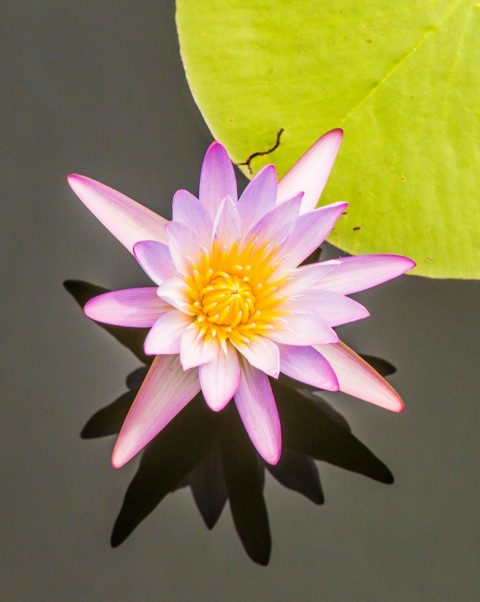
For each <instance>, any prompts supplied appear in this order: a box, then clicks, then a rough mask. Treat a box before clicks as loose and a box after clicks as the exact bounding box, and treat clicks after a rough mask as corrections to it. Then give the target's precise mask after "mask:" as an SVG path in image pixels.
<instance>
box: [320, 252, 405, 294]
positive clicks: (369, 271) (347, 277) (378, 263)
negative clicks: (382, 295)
mask: <svg viewBox="0 0 480 602" xmlns="http://www.w3.org/2000/svg"><path fill="white" fill-rule="evenodd" d="M339 261H340V262H341V263H340V265H339V266H337V267H336V268H334V269H333V270H332V271H331V272H330V273H329V274H327V275H326V276H325V277H324V278H323V279H322V281H321V282H319V283H318V286H316V288H321V289H322V290H330V291H334V292H336V293H342V294H343V295H350V294H351V293H356V292H358V291H363V290H365V289H367V288H371V287H372V286H377V284H382V282H386V281H387V280H391V279H392V278H396V277H397V276H400V275H401V274H403V273H405V272H408V270H411V269H412V268H414V267H415V262H414V261H412V260H411V259H409V258H408V257H403V256H402V255H358V256H357V257H341V258H339Z"/></svg>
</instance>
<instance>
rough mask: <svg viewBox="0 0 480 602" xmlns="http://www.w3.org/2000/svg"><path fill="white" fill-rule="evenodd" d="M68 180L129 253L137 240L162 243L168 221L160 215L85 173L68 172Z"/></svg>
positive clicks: (79, 196)
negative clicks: (81, 174) (84, 174)
mask: <svg viewBox="0 0 480 602" xmlns="http://www.w3.org/2000/svg"><path fill="white" fill-rule="evenodd" d="M67 180H68V183H69V184H70V186H71V188H72V190H73V192H74V193H75V194H76V195H77V196H78V198H79V199H80V200H81V201H82V202H83V203H84V205H86V207H87V208H88V209H90V211H91V212H92V213H93V215H95V217H96V218H97V219H98V220H99V221H100V222H101V223H102V224H103V225H104V226H105V227H106V228H107V229H108V230H110V232H111V233H112V234H113V235H114V236H115V237H116V238H118V240H119V241H120V242H121V243H122V244H123V245H125V246H126V247H127V249H128V250H129V251H130V252H131V253H133V245H134V244H135V243H136V242H138V241H139V240H158V241H160V242H165V232H164V226H165V224H166V223H167V220H165V219H164V218H163V217H161V216H160V215H157V214H156V213H154V212H153V211H151V210H150V209H147V208H146V207H144V206H143V205H140V203H137V202H136V201H134V200H132V199H130V198H128V197H127V196H125V195H124V194H122V193H121V192H117V191H116V190H114V189H113V188H110V187H109V186H105V184H101V183H100V182H97V181H96V180H92V179H91V178H87V177H86V176H80V175H78V174H71V175H69V176H68V178H67Z"/></svg>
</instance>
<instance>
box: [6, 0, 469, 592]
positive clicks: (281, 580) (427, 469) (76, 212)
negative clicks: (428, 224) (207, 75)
mask: <svg viewBox="0 0 480 602" xmlns="http://www.w3.org/2000/svg"><path fill="white" fill-rule="evenodd" d="M0 33H1V35H0V44H1V46H0V50H1V54H0V56H1V57H2V59H3V60H2V64H3V68H2V75H3V77H2V87H1V89H0V98H1V103H0V111H1V121H0V124H1V127H0V147H1V161H2V163H1V172H0V173H1V190H2V200H1V202H0V212H1V217H0V224H1V226H2V235H1V238H0V244H1V247H2V250H1V254H0V261H1V268H2V278H1V282H2V285H1V289H0V295H1V308H2V311H1V316H2V336H3V341H4V344H3V353H2V361H1V363H0V370H1V386H2V395H1V400H0V412H1V420H0V446H1V458H2V469H1V477H0V479H1V486H0V503H1V527H0V528H1V531H0V533H1V541H2V548H1V549H2V551H1V556H2V559H1V567H2V578H1V580H0V597H1V598H2V600H8V601H16V600H21V601H24V600H25V601H43V600H45V601H51V600H69V601H70V600H72V601H73V600H74V601H76V600H78V601H87V600H88V601H90V600H92V601H97V600H98V601H104V600H105V601H122V602H123V601H130V600H132V601H133V600H135V601H140V600H141V601H142V602H143V601H150V600H152V601H153V600H168V601H169V600H182V601H184V600H185V601H187V600H192V601H193V600H208V601H210V600H212V601H217V600H218V601H223V600H229V601H244V600H272V601H290V600H308V601H310V600H312V601H313V600H326V601H352V602H357V601H359V600H362V601H363V600H368V601H379V602H381V601H389V602H390V601H395V602H396V601H407V600H408V601H417V600H418V601H423V600H429V601H430V600H442V601H443V600H445V601H450V600H462V601H466V600H472V601H474V600H478V599H480V577H479V572H478V562H479V552H480V542H479V536H480V527H479V511H478V508H479V506H480V486H479V484H478V478H477V469H478V461H479V456H480V454H479V452H480V439H479V433H478V431H479V422H480V420H479V419H480V409H479V407H480V405H479V399H478V371H479V370H478V369H479V361H478V338H479V336H478V335H479V325H480V324H479V318H478V315H479V292H480V287H479V285H478V283H472V282H455V281H446V282H437V281H428V280H425V279H420V278H407V277H404V278H402V279H399V280H397V281H395V282H392V283H390V284H387V285H384V286H382V287H380V288H378V289H376V290H373V291H368V292H366V293H364V294H362V295H358V296H357V297H358V298H359V299H360V300H361V301H363V302H364V303H365V304H366V305H367V307H368V308H369V310H370V311H371V314H372V317H371V318H370V319H369V320H368V321H363V322H361V323H359V324H356V325H354V326H350V327H348V328H344V329H343V330H342V334H343V336H344V337H346V338H347V339H348V340H349V342H350V343H351V344H352V345H354V347H355V348H356V349H357V350H358V351H361V352H363V353H369V354H372V355H377V356H381V357H384V358H386V359H388V360H389V361H390V362H392V363H393V364H394V365H395V366H396V367H397V370H398V372H397V373H396V374H395V375H394V376H393V377H392V379H391V382H392V383H393V385H394V386H395V387H397V388H398V389H399V390H400V391H401V393H402V394H403V396H404V399H405V401H406V406H407V409H406V412H405V413H404V414H403V415H395V414H390V413H388V412H386V411H382V410H381V409H378V408H375V407H373V406H369V405H367V404H364V403H362V402H360V401H358V400H353V399H350V398H346V397H342V396H340V395H330V396H329V397H328V399H329V401H330V402H331V403H332V404H333V405H334V407H336V408H337V409H338V410H340V411H341V412H342V414H343V415H344V416H345V417H346V418H347V419H348V420H349V422H350V424H351V425H352V427H353V429H354V432H355V434H356V435H357V436H358V437H359V438H360V439H361V440H362V441H363V442H364V443H366V444H367V445H368V446H369V447H370V449H371V450H372V451H373V452H374V453H375V454H377V455H378V456H379V457H380V458H381V459H382V460H383V461H384V462H385V463H386V464H387V465H388V466H389V468H390V469H391V470H392V472H393V474H394V475H395V478H396V482H395V484H394V485H391V486H389V485H385V484H381V483H377V482H375V481H372V480H369V479H366V478H364V477H361V476H358V475H355V474H353V473H351V472H347V471H344V470H342V469H339V468H335V467H333V466H331V465H327V464H324V463H320V464H319V468H320V474H321V479H322V484H323V488H324V492H325V498H326V501H325V505H324V506H316V505H313V504H311V503H310V502H309V501H308V500H306V499H305V498H303V497H300V496H299V495H297V494H295V493H293V492H291V491H288V490H287V489H284V488H282V487H281V486H279V485H278V483H276V482H275V481H274V480H273V479H272V478H271V477H267V483H266V500H267V505H268V509H269V515H270V526H271V530H272V535H273V551H272V557H271V562H270V565H269V566H268V567H267V568H264V567H259V566H257V565H255V564H253V563H252V562H251V561H250V560H249V559H248V557H247V556H246V555H245V553H244V551H243V549H242V547H241V544H240V542H239V540H238V538H237V536H236V534H235V530H234V527H233V524H232V519H231V516H230V512H229V510H228V508H226V509H225V511H224V512H223V514H222V517H221V519H220V521H219V524H218V525H217V526H216V527H215V529H214V530H213V531H212V532H208V531H207V529H206V528H205V526H204V524H203V522H202V520H201V518H200V516H199V514H198V512H197V510H196V508H195V506H194V503H193V501H192V498H191V495H190V493H189V492H188V491H187V490H182V491H180V492H177V493H175V495H170V496H168V497H167V498H166V500H165V501H164V502H163V504H162V505H161V507H159V508H158V509H157V510H156V511H155V512H154V513H153V514H152V515H150V516H149V517H148V518H147V519H146V520H145V521H144V522H143V523H142V524H141V525H140V526H139V527H138V529H137V530H136V531H135V532H134V533H133V534H132V536H131V537H130V538H129V539H128V540H127V541H126V542H125V543H124V544H123V545H122V546H120V547H119V548H117V549H115V550H112V549H111V548H110V545H109V538H110V532H111V529H112V525H113V523H114V520H115V518H116V516H117V514H118V512H119V509H120V506H121V503H122V499H123V495H124V492H125V489H126V487H127V485H128V483H129V482H130V480H131V478H132V476H133V475H134V473H135V470H136V465H137V463H138V461H133V462H132V463H131V464H130V465H128V466H127V467H125V468H124V469H122V470H121V471H114V470H113V469H112V468H111V467H110V453H111V449H112V446H113V440H112V439H111V438H106V439H99V440H95V441H82V440H81V439H80V437H79V432H80V430H81V429H82V427H83V426H84V424H85V422H86V421H87V420H88V418H89V417H90V416H91V415H92V414H93V413H94V412H95V411H96V410H98V409H99V408H101V407H103V406H105V405H107V404H108V403H109V402H111V401H113V400H114V399H115V398H116V397H118V396H119V395H121V394H122V393H123V392H124V390H125V385H124V377H125V375H126V374H127V373H128V372H130V371H132V370H134V369H135V368H136V367H137V366H138V365H139V363H138V361H137V360H136V359H135V358H134V357H133V356H132V355H131V354H130V353H129V352H127V351H126V350H124V349H122V348H121V347H120V346H119V345H118V344H117V343H115V341H114V340H113V339H111V338H109V337H108V336H107V335H106V334H105V333H103V332H102V331H101V330H100V329H99V328H98V327H96V326H95V325H93V324H90V323H89V322H88V321H87V320H86V319H85V318H84V317H83V316H82V314H81V312H80V310H79V308H78V307H77V306H76V304H75V302H74V301H73V300H72V298H71V297H70V296H69V295H68V294H67V293H66V292H65V290H64V289H63V288H62V281H64V280H66V279H71V278H76V279H83V280H88V281H91V282H94V283H96V284H99V285H102V286H105V287H110V288H122V287H128V286H135V285H142V284H144V283H146V282H147V281H146V279H145V277H144V276H143V275H142V272H141V270H140V269H139V268H138V266H137V264H136V262H135V261H134V259H133V258H132V257H130V256H129V254H128V253H127V252H126V251H125V250H124V248H123V247H122V246H121V245H120V244H119V243H118V242H117V241H116V240H115V239H114V238H113V237H111V236H110V235H109V234H108V232H106V231H105V230H104V229H103V227H102V226H100V225H99V224H98V223H97V222H96V221H95V220H94V219H93V218H92V217H91V216H90V215H89V214H88V211H87V210H86V209H84V207H83V206H82V205H81V203H80V202H79V201H77V200H76V198H75V197H74V196H73V194H72V193H71V192H70V190H69V189H68V187H67V185H66V182H65V175H66V174H68V173H70V172H72V171H75V172H80V173H84V174H86V175H89V176H91V177H94V178H97V179H99V180H101V181H103V182H105V183H107V184H110V185H112V186H114V187H115V188H117V189H118V190H121V191H123V192H125V193H127V194H129V195H131V196H132V197H134V198H135V199H137V200H139V201H140V202H142V203H144V204H146V205H148V206H150V207H152V208H153V209H156V210H159V211H160V212H161V213H163V214H164V215H166V216H167V217H168V215H169V211H170V209H169V204H170V202H171V197H172V194H173V192H174V191H175V190H176V189H178V188H187V189H190V190H192V191H196V188H197V182H198V174H199V169H200V165H201V160H202V157H203V153H204V151H205V149H206V147H207V145H208V143H209V142H210V135H209V132H208V130H207V129H206V127H205V126H204V124H203V122H202V120H201V117H200V116H199V113H198V110H197V108H196V107H195V105H194V103H193V101H192V99H191V96H190V93H189V90H188V87H187V85H186V82H185V79H184V75H183V71H182V66H181V63H180V59H179V54H178V48H177V41H176V34H175V28H174V8H173V3H172V2H170V1H169V2H163V1H161V0H157V2H153V1H146V2H143V3H140V4H138V3H136V2H134V1H132V0H130V1H126V0H125V1H122V2H113V1H111V0H102V1H100V2H91V1H89V0H88V1H85V2H81V3H79V2H73V1H69V0H63V1H61V2H60V1H58V0H57V1H43V2H28V1H24V2H20V3H18V2H12V1H9V0H7V1H4V2H3V4H2V7H1V8H0ZM340 160H341V155H340ZM329 200H336V199H329ZM347 200H348V199H347ZM459 202H461V199H459ZM426 235H428V233H426ZM334 254H335V250H334V249H331V248H330V249H328V251H327V255H328V256H330V255H331V256H334Z"/></svg>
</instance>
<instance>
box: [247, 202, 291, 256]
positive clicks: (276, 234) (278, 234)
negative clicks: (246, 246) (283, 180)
mask: <svg viewBox="0 0 480 602" xmlns="http://www.w3.org/2000/svg"><path fill="white" fill-rule="evenodd" d="M301 202H302V193H299V194H298V195H296V196H294V197H292V198H291V199H288V200H287V201H285V203H282V205H280V206H278V207H275V209H273V210H272V211H269V212H268V213H267V214H265V215H264V216H263V217H262V218H261V219H260V220H259V221H258V222H257V223H256V224H255V225H254V226H253V227H252V228H251V229H250V230H249V231H248V233H247V235H246V236H245V238H244V240H247V241H248V240H249V239H250V238H252V237H255V239H256V242H257V244H258V245H260V244H262V243H264V242H269V243H270V244H272V245H273V246H277V247H279V246H280V245H281V244H282V243H283V241H284V240H285V238H286V236H287V235H288V234H289V233H290V230H291V229H292V227H293V224H294V223H295V221H296V219H297V218H298V210H299V207H300V203H301ZM282 251H283V249H282Z"/></svg>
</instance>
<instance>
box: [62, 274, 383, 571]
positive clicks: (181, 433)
mask: <svg viewBox="0 0 480 602" xmlns="http://www.w3.org/2000/svg"><path fill="white" fill-rule="evenodd" d="M65 286H66V288H67V290H68V291H69V292H70V293H71V294H72V295H73V297H74V298H75V299H76V301H77V302H78V303H79V305H80V306H83V305H84V304H85V303H86V301H87V300H88V299H90V298H91V297H93V296H95V295H98V294H100V293H102V292H106V290H105V289H103V288H100V287H97V286H95V285H92V284H88V283H86V282H80V281H68V282H66V283H65ZM98 326H99V327H101V328H104V329H105V330H107V331H108V332H110V333H111V334H112V335H113V336H114V337H115V338H116V339H117V340H118V341H119V342H120V343H122V344H123V345H125V346H126V347H128V348H129V349H130V350H131V351H132V352H133V353H134V354H135V355H136V356H137V357H138V358H139V359H140V360H141V361H142V362H143V363H144V366H143V367H141V368H138V369H137V370H135V371H134V372H132V373H131V374H129V375H128V376H127V379H126V384H127V389H128V390H127V391H126V392H125V393H124V394H123V395H121V396H120V397H119V398H118V399H117V400H115V401H114V402H113V403H111V404H110V405H108V406H106V407H104V408H102V409H101V410H99V411H98V412H96V413H95V414H94V415H93V416H92V417H91V418H90V420H89V421H88V422H87V424H86V425H85V427H84V428H83V430H82V433H81V435H82V437H83V438H86V439H89V438H95V437H104V436H108V435H115V434H117V433H118V432H119V431H120V428H121V426H122V423H123V421H124V419H125V416H126V414H127V412H128V410H129V408H130V406H131V404H132V402H133V400H134V398H135V395H136V392H137V391H138V389H139V388H140V385H141V383H142V381H143V378H144V376H145V374H146V372H147V369H148V366H147V364H148V363H149V361H150V360H151V358H149V357H147V356H145V355H144V354H143V348H142V345H143V339H144V337H145V330H143V329H132V328H128V329H127V328H118V327H112V326H108V325H104V324H98ZM364 358H365V359H366V360H367V361H369V362H370V363H371V364H372V365H374V367H375V369H376V370H378V371H379V372H380V373H382V374H383V375H388V374H391V373H392V372H393V371H394V368H393V366H391V364H389V363H388V362H386V361H385V360H381V359H379V358H374V357H370V356H364ZM272 387H273V389H274V393H275V397H276V400H277V405H278V410H279V414H280V418H281V423H282V432H283V453H282V458H281V460H280V462H279V463H278V464H277V465H276V466H271V465H269V464H267V463H265V462H264V461H263V460H262V459H261V458H260V456H259V455H258V453H257V452H256V450H255V449H254V447H253V446H252V444H251V442H250V440H249V438H248V436H247V434H246V431H245V429H244V428H243V425H242V423H241V420H240V417H239V416H238V413H237V410H236V407H235V405H234V404H233V403H231V404H229V406H227V408H225V410H223V411H222V412H219V413H215V412H212V411H211V410H210V409H209V408H208V407H207V405H206V403H205V401H204V399H203V397H202V395H201V394H199V395H197V397H196V398H195V399H194V400H193V401H192V402H190V403H189V404H188V405H187V407H186V408H185V409H184V410H183V411H182V412H180V414H179V415H178V416H177V417H176V418H175V419H174V420H172V421H171V422H170V423H169V424H168V425H167V426H166V427H165V428H164V429H163V431H161V432H160V433H159V434H158V435H157V436H156V437H155V439H153V441H151V443H150V444H149V445H148V446H147V447H146V448H145V450H144V451H143V453H142V456H141V460H140V464H139V467H138V471H137V473H136V475H135V477H134V478H133V480H132V482H131V483H130V485H129V487H128V489H127V492H126V495H125V499H124V502H123V505H122V508H121V510H120V513H119V515H118V517H117V519H116V522H115V525H114V528H113V532H112V538H111V542H112V546H114V547H116V546H118V545H120V544H121V543H122V542H124V541H125V540H126V539H127V537H128V536H129V535H130V534H131V533H132V532H133V531H134V529H135V528H136V527H137V525H139V524H140V523H141V521H142V520H143V519H144V518H145V517H147V516H148V515H149V514H150V513H151V512H152V511H153V510H154V509H155V508H156V506H158V504H160V502H161V501H162V500H163V499H164V498H165V496H166V495H167V494H169V493H171V492H173V491H175V490H177V489H180V488H182V487H190V489H191V491H192V495H193V498H194V500H195V503H196V505H197V507H198V509H199V511H200V514H201V515H202V517H203V520H204V522H205V524H206V526H207V527H208V528H209V529H211V528H213V527H214V526H215V524H216V522H217V521H218V519H219V517H220V515H221V513H222V511H223V509H224V507H225V505H226V503H227V501H228V502H229V505H230V510H231V513H232V517H233V521H234V524H235V527H236V530H237V533H238V535H239V537H240V539H241V541H242V543H243V546H244V548H245V550H246V552H247V554H248V555H249V556H250V558H251V559H252V560H254V561H255V562H257V563H259V564H264V565H266V564H267V563H268V561H269V558H270V551H271V543H272V542H271V534H270V527H269V522H268V513H267V507H266V504H265V499H264V495H263V489H264V483H265V469H267V470H268V471H269V472H270V473H271V475H272V476H273V477H274V478H275V479H276V480H277V481H278V482H279V483H281V484H282V485H284V486H285V487H288V488H289V489H292V490H294V491H297V492H298V493H300V494H302V495H304V496H305V497H307V498H308V499H310V500H311V501H312V502H314V503H316V504H322V503H323V501H324V498H323V492H322V487H321V483H320V476H319V473H318V468H317V465H316V464H315V460H322V461H324V462H329V463H330V464H334V465H335V466H339V467H341V468H344V469H346V470H350V471H353V472H356V473H359V474H362V475H365V476H367V477H370V478H372V479H375V480H376V481H380V482H382V483H392V482H393V476H392V474H391V472H390V470H389V469H388V468H387V467H386V466H385V464H384V463H383V462H381V460H379V459H378V458H377V457H376V456H375V455H374V454H373V453H372V452H371V451H370V450H369V449H368V448H367V447H366V446H365V445H364V444H363V443H362V442H360V441H359V440H358V439H357V438H356V437H355V435H354V434H353V433H352V432H351V429H350V427H349V425H348V423H347V421H346V420H345V418H344V417H343V416H342V415H341V414H339V413H338V412H337V411H336V410H334V409H333V408H332V407H331V406H330V405H329V404H328V403H327V402H326V401H325V400H323V399H321V397H319V396H318V392H317V391H315V390H314V389H312V388H310V387H307V386H305V385H301V386H299V383H297V382H296V381H292V380H290V379H288V378H280V379H279V380H278V381H275V380H274V379H272Z"/></svg>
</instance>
